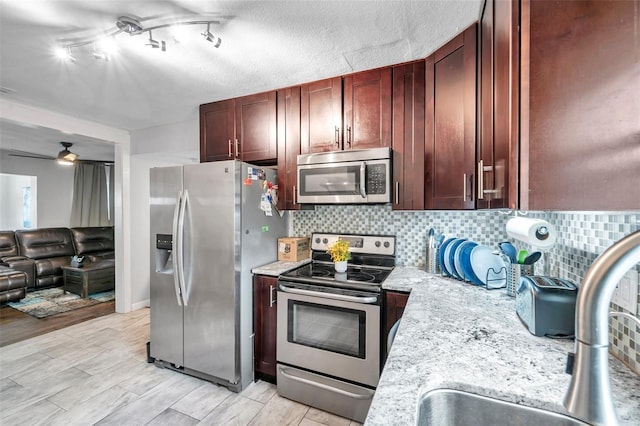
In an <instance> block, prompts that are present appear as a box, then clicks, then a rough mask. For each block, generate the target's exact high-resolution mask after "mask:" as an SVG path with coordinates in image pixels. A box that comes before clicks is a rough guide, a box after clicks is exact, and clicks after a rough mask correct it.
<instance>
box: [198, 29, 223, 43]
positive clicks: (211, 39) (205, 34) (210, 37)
mask: <svg viewBox="0 0 640 426" xmlns="http://www.w3.org/2000/svg"><path fill="white" fill-rule="evenodd" d="M210 26H211V24H207V31H205V32H203V33H202V36H203V37H204V39H205V40H207V41H208V42H211V43H213V47H216V48H217V47H220V44H222V39H221V38H220V37H216V36H214V35H213V34H211V31H209V29H210Z"/></svg>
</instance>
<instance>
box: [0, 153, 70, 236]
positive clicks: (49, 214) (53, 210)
mask: <svg viewBox="0 0 640 426" xmlns="http://www.w3.org/2000/svg"><path fill="white" fill-rule="evenodd" d="M0 172H2V173H10V174H16V175H27V176H36V177H37V179H38V191H37V199H36V202H37V212H38V213H37V214H38V222H37V224H38V225H37V226H38V227H39V228H51V227H68V226H69V219H70V218H71V203H72V200H73V174H74V168H73V167H65V166H61V165H59V164H58V163H56V162H55V161H51V160H38V159H35V158H24V157H13V156H9V155H7V153H6V152H5V151H0Z"/></svg>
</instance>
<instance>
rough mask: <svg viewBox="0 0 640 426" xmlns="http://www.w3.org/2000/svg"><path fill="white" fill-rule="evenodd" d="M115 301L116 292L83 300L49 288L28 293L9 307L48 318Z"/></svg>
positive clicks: (71, 294) (99, 294) (104, 292)
mask: <svg viewBox="0 0 640 426" xmlns="http://www.w3.org/2000/svg"><path fill="white" fill-rule="evenodd" d="M113 299H115V291H113V290H111V291H103V292H100V293H94V294H90V295H89V297H88V298H86V299H83V298H81V297H80V296H78V295H77V294H73V293H65V291H64V290H63V289H62V288H48V289H44V290H36V291H33V292H29V293H27V296H26V297H25V298H24V299H22V300H21V301H19V302H9V303H7V305H8V306H11V307H12V308H13V309H17V310H19V311H21V312H24V313H25V314H29V315H31V316H33V317H36V318H46V317H50V316H52V315H56V314H60V313H62V312H69V311H73V310H74V309H80V308H86V307H87V306H92V305H97V304H98V303H103V302H109V301H111V300H113Z"/></svg>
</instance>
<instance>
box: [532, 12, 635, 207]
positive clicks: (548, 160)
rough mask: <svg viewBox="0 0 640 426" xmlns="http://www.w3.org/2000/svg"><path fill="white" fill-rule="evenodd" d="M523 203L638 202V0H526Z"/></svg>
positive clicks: (595, 204)
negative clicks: (636, 0)
mask: <svg viewBox="0 0 640 426" xmlns="http://www.w3.org/2000/svg"><path fill="white" fill-rule="evenodd" d="M521 7H522V34H521V38H522V46H521V57H522V76H521V79H522V80H521V96H522V100H521V102H522V103H521V108H522V110H521V114H522V115H521V150H522V153H521V167H522V169H521V174H520V197H521V199H520V208H522V209H528V210H627V209H630V210H637V209H639V208H640V184H639V182H640V95H639V94H640V77H639V75H638V70H639V69H640V32H639V31H638V22H640V8H638V3H637V2H634V1H597V0H585V1H554V2H551V1H529V0H523V1H522V5H521Z"/></svg>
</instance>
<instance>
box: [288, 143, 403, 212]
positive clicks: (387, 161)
mask: <svg viewBox="0 0 640 426" xmlns="http://www.w3.org/2000/svg"><path fill="white" fill-rule="evenodd" d="M297 166H298V167H297V169H298V170H297V172H298V185H297V194H296V195H297V200H298V203H301V204H305V203H307V204H365V203H389V202H391V149H390V148H374V149H360V150H350V151H332V152H321V153H316V154H303V155H298V161H297Z"/></svg>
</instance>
